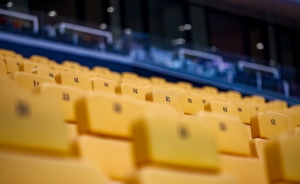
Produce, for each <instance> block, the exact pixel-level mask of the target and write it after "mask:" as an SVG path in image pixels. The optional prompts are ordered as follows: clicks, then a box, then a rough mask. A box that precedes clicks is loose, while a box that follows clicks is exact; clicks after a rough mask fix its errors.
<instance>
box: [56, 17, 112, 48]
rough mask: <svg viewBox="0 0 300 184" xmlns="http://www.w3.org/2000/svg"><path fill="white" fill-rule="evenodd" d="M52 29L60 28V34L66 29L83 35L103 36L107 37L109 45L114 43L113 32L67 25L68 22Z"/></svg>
mask: <svg viewBox="0 0 300 184" xmlns="http://www.w3.org/2000/svg"><path fill="white" fill-rule="evenodd" d="M52 28H54V29H55V28H58V29H59V31H60V32H64V30H65V29H71V30H73V31H79V32H83V33H88V34H93V35H97V36H103V37H107V42H108V43H109V44H111V43H113V35H112V33H111V32H108V31H102V30H98V29H94V28H89V27H85V26H80V25H76V24H71V23H66V22H61V23H59V24H56V25H54V26H53V27H52Z"/></svg>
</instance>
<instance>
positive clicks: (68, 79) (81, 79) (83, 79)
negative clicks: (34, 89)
mask: <svg viewBox="0 0 300 184" xmlns="http://www.w3.org/2000/svg"><path fill="white" fill-rule="evenodd" d="M54 79H55V81H56V82H57V83H58V84H62V85H67V86H72V87H75V88H79V89H82V90H85V91H92V90H93V88H92V82H91V80H90V78H89V77H87V76H85V75H80V74H76V73H70V72H60V73H58V74H57V75H55V76H54Z"/></svg>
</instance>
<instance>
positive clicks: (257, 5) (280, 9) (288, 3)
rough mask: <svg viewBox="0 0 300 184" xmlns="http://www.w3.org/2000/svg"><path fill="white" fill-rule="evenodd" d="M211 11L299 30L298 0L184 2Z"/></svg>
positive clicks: (299, 12)
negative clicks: (224, 12)
mask: <svg viewBox="0 0 300 184" xmlns="http://www.w3.org/2000/svg"><path fill="white" fill-rule="evenodd" d="M185 1H187V2H190V3H194V4H199V5H203V6H206V7H210V8H213V9H217V10H221V11H226V12H229V13H233V14H236V15H241V16H246V17H250V18H255V19H259V20H265V21H267V22H270V23H274V24H280V25H283V26H289V27H293V28H297V29H300V1H298V0H185Z"/></svg>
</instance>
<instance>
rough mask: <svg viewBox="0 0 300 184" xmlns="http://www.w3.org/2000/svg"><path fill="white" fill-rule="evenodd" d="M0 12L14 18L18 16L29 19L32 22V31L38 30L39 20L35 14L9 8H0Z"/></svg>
mask: <svg viewBox="0 0 300 184" xmlns="http://www.w3.org/2000/svg"><path fill="white" fill-rule="evenodd" d="M0 14H2V15H7V16H10V17H16V18H20V19H25V20H30V21H32V22H33V32H34V33H37V32H38V31H39V20H38V17H37V16H34V15H28V14H25V13H19V12H15V11H10V10H3V9H0Z"/></svg>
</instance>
